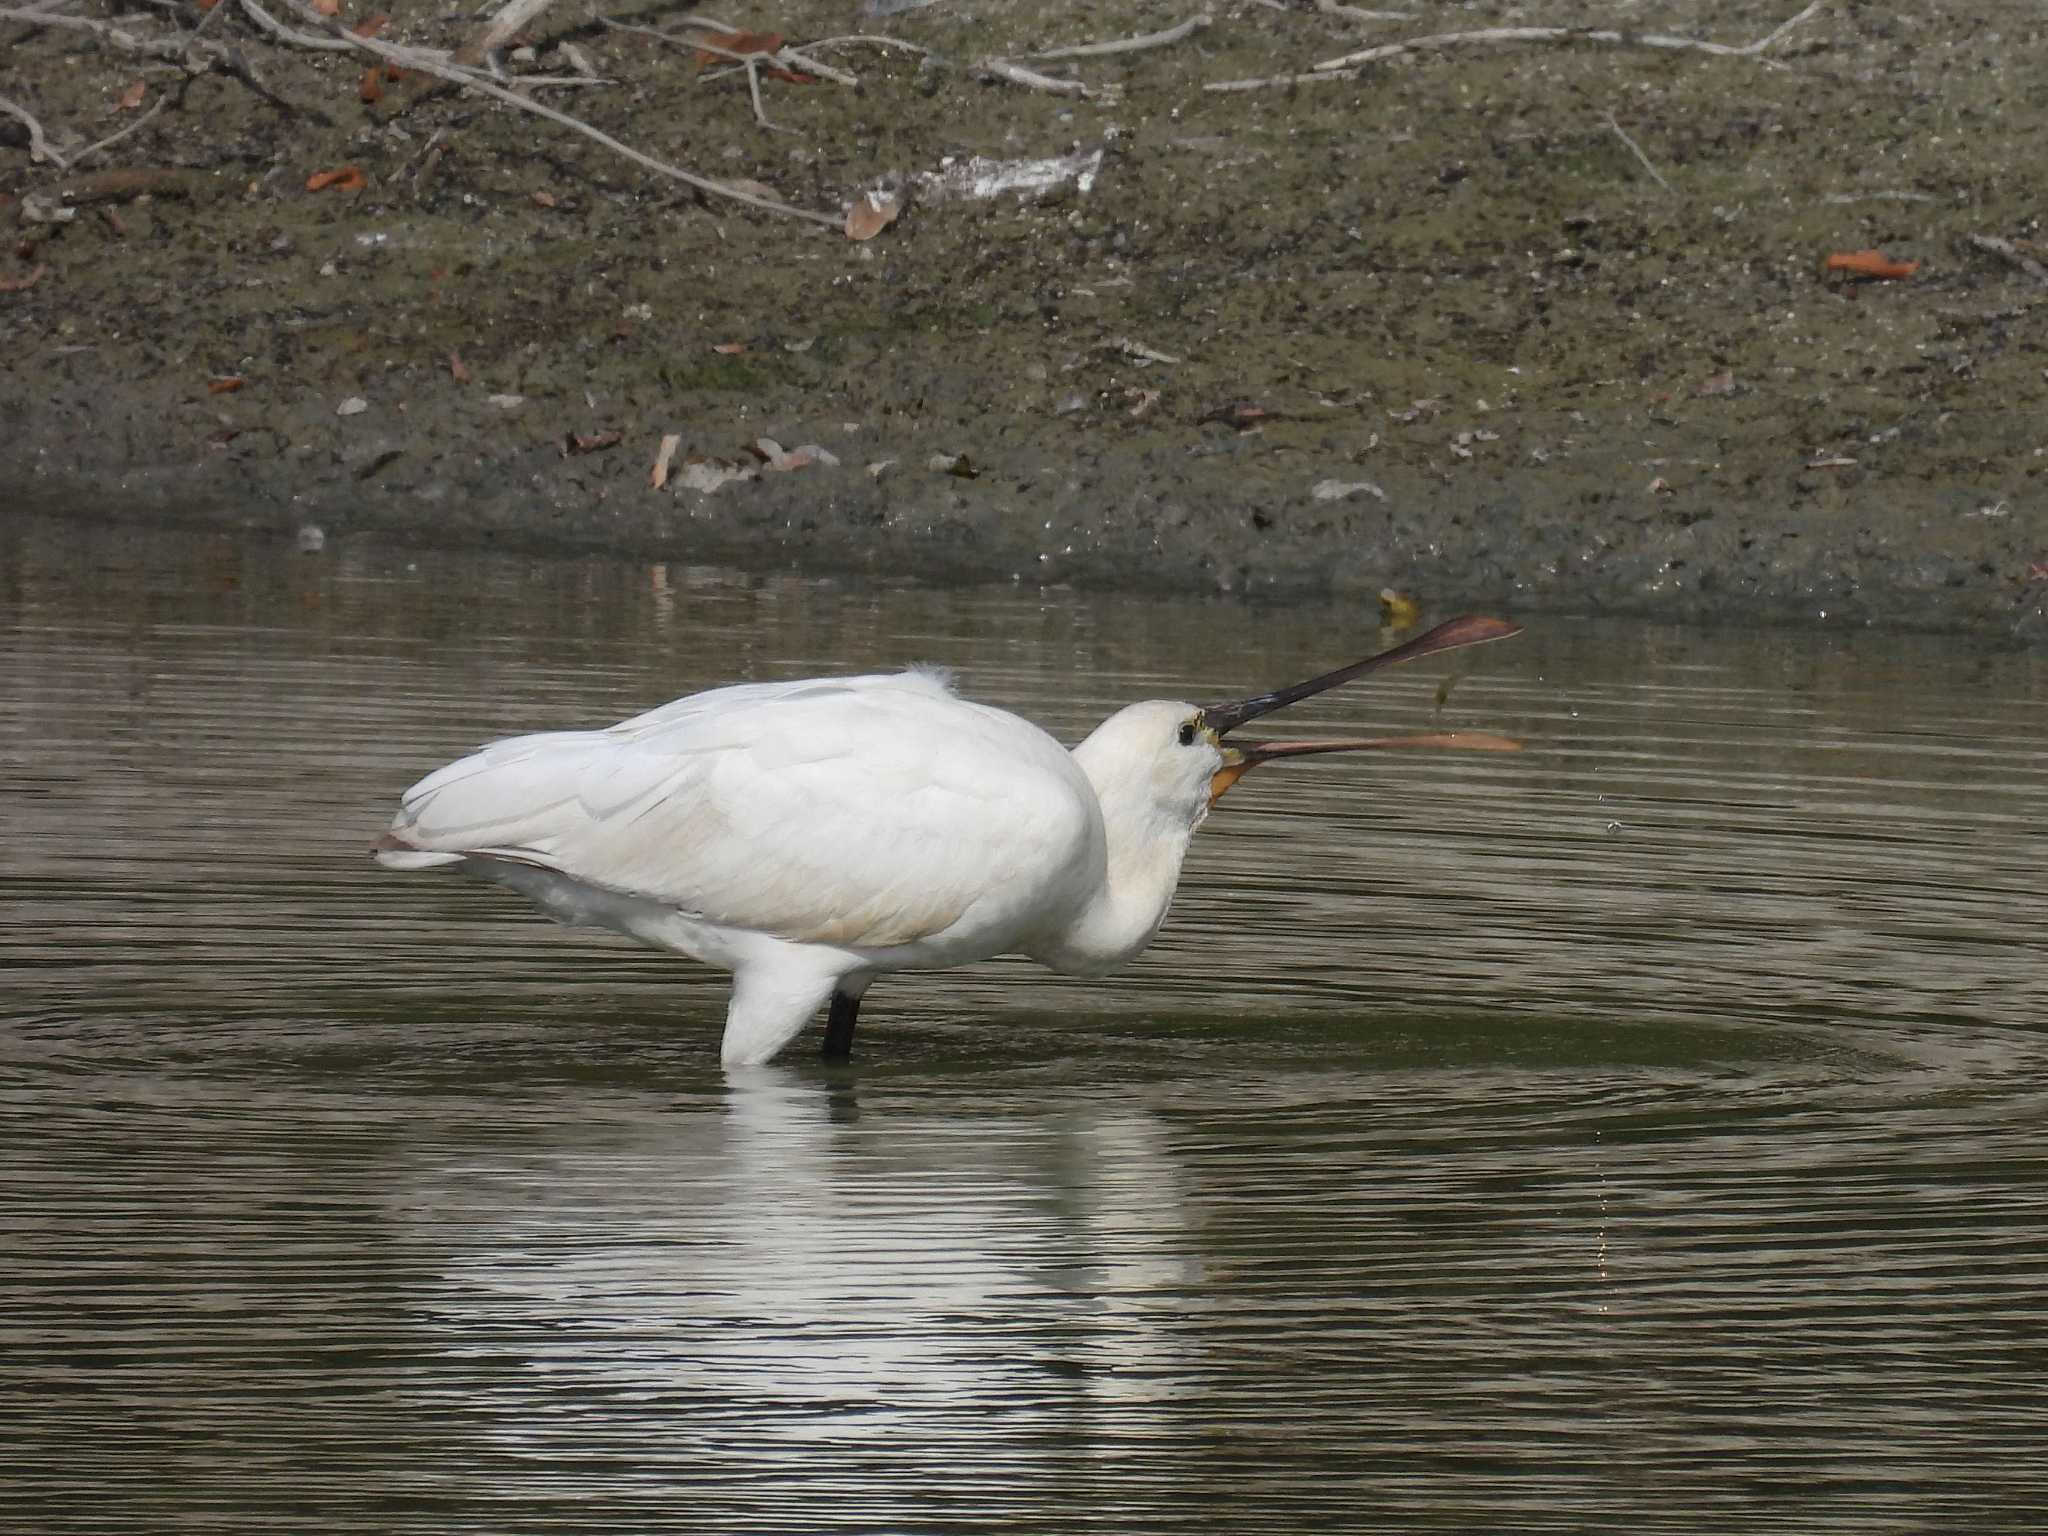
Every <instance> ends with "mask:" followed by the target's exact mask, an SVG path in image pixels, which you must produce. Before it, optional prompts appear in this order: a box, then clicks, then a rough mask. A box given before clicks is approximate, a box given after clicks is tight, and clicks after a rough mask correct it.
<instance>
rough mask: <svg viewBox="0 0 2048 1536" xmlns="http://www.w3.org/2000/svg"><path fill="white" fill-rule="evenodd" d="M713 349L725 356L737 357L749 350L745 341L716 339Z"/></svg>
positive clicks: (712, 344)
mask: <svg viewBox="0 0 2048 1536" xmlns="http://www.w3.org/2000/svg"><path fill="white" fill-rule="evenodd" d="M711 350H712V351H714V352H717V353H719V354H721V355H723V356H725V357H737V356H739V355H740V353H742V352H744V351H746V350H747V344H746V343H745V342H744V341H714V342H713V343H711Z"/></svg>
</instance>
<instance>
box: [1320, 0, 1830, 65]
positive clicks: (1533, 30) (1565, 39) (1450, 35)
mask: <svg viewBox="0 0 2048 1536" xmlns="http://www.w3.org/2000/svg"><path fill="white" fill-rule="evenodd" d="M1826 4H1827V0H1813V4H1811V5H1809V6H1808V7H1807V8H1806V9H1805V10H1803V11H1801V12H1800V13H1799V14H1798V15H1797V16H1794V17H1792V18H1791V19H1790V20H1789V21H1784V22H1780V23H1779V24H1778V25H1777V26H1776V27H1774V28H1772V29H1771V30H1770V31H1769V32H1767V33H1765V34H1764V35H1763V36H1762V37H1760V38H1758V39H1757V40H1756V41H1755V42H1753V43H1709V42H1703V41H1701V40H1700V39H1699V38H1696V37H1673V36H1671V35H1670V34H1669V33H1664V32H1616V31H1613V30H1611V29H1608V28H1603V27H1488V28H1486V29H1484V30H1482V31H1478V32H1439V33H1437V34H1436V35H1435V36H1433V37H1416V38H1410V39H1409V40H1408V41H1407V42H1403V43H1382V44H1381V45H1380V46H1379V47H1377V48H1367V49H1364V50H1362V51H1360V52H1358V53H1347V54H1345V55H1344V56H1343V57H1342V58H1336V59H1325V60H1324V61H1323V62H1322V63H1320V64H1318V65H1316V66H1315V67H1316V68H1317V69H1319V70H1335V69H1356V68H1357V67H1359V66H1360V65H1362V64H1376V63H1378V62H1379V61H1380V60H1381V59H1391V58H1394V57H1396V56H1397V55H1399V54H1403V53H1415V52H1420V51H1422V50H1425V49H1434V48H1459V47H1464V46H1466V45H1468V44H1473V43H1606V44H1609V45H1610V46H1615V47H1628V48H1675V49H1680V50H1684V51H1688V52H1694V53H1712V54H1718V55H1720V56H1721V57H1723V58H1747V57H1750V56H1752V55H1755V54H1759V53H1762V52H1763V51H1764V50H1765V49H1766V48H1768V47H1770V46H1771V44H1773V43H1775V42H1776V41H1777V40H1778V39H1779V38H1781V37H1783V36H1784V35H1785V34H1786V33H1787V32H1790V31H1791V30H1792V29H1793V28H1794V27H1796V26H1798V25H1799V24H1800V23H1801V22H1802V21H1805V20H1806V19H1807V18H1808V17H1810V16H1812V15H1813V14H1814V13H1815V12H1816V11H1818V10H1820V9H1821V7H1822V6H1824V5H1826Z"/></svg>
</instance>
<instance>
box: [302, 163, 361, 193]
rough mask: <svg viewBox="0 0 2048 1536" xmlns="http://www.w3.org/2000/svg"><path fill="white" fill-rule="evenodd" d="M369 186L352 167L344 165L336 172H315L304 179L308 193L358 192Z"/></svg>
mask: <svg viewBox="0 0 2048 1536" xmlns="http://www.w3.org/2000/svg"><path fill="white" fill-rule="evenodd" d="M369 184H370V183H369V179H368V178H367V177H365V176H364V175H363V173H362V171H361V170H359V169H358V168H357V167H355V166H353V165H344V166H343V167H342V168H341V169H340V170H338V171H315V172H314V173H313V174H312V175H310V176H308V177H307V178H306V190H307V191H308V192H325V191H328V190H330V189H331V190H333V191H336V192H360V191H362V190H363V188H364V187H366V186H368V185H369Z"/></svg>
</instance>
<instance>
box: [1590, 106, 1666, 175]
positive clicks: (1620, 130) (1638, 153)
mask: <svg viewBox="0 0 2048 1536" xmlns="http://www.w3.org/2000/svg"><path fill="white" fill-rule="evenodd" d="M1600 120H1601V121H1602V122H1604V123H1606V124H1607V126H1608V127H1609V128H1611V129H1613V130H1614V136H1615V137H1616V138H1618V139H1620V140H1621V142H1622V143H1624V144H1626V145H1627V146H1628V148H1629V153H1630V154H1632V155H1634V156H1635V157H1636V159H1638V160H1640V161H1641V162H1642V166H1643V169H1644V170H1646V171H1648V172H1649V173H1650V179H1651V180H1652V181H1654V182H1656V183H1657V185H1658V186H1660V187H1662V188H1663V189H1664V190H1665V191H1666V192H1669V191H1670V190H1671V183H1670V182H1668V181H1666V180H1665V179H1664V178H1663V176H1662V175H1661V174H1660V173H1659V172H1658V170H1657V167H1656V166H1654V165H1652V164H1650V157H1649V156H1648V155H1646V154H1644V153H1643V146H1642V145H1640V144H1638V143H1637V142H1636V141H1635V140H1634V139H1632V138H1630V137H1629V136H1628V130H1627V129H1626V128H1624V127H1622V126H1621V124H1619V123H1617V122H1616V121H1615V120H1614V114H1613V113H1612V112H1602V113H1601V114H1600Z"/></svg>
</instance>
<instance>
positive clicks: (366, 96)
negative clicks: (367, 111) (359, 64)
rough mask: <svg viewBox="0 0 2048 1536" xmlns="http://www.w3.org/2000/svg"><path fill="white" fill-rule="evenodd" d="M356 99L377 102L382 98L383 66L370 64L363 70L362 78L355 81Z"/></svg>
mask: <svg viewBox="0 0 2048 1536" xmlns="http://www.w3.org/2000/svg"><path fill="white" fill-rule="evenodd" d="M356 99H357V100H359V101H365V102H379V101H382V100H383V99H384V69H383V66H381V65H377V64H372V65H371V66H370V67H369V68H368V69H366V70H364V71H363V78H362V79H360V80H358V81H357V82H356Z"/></svg>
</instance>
